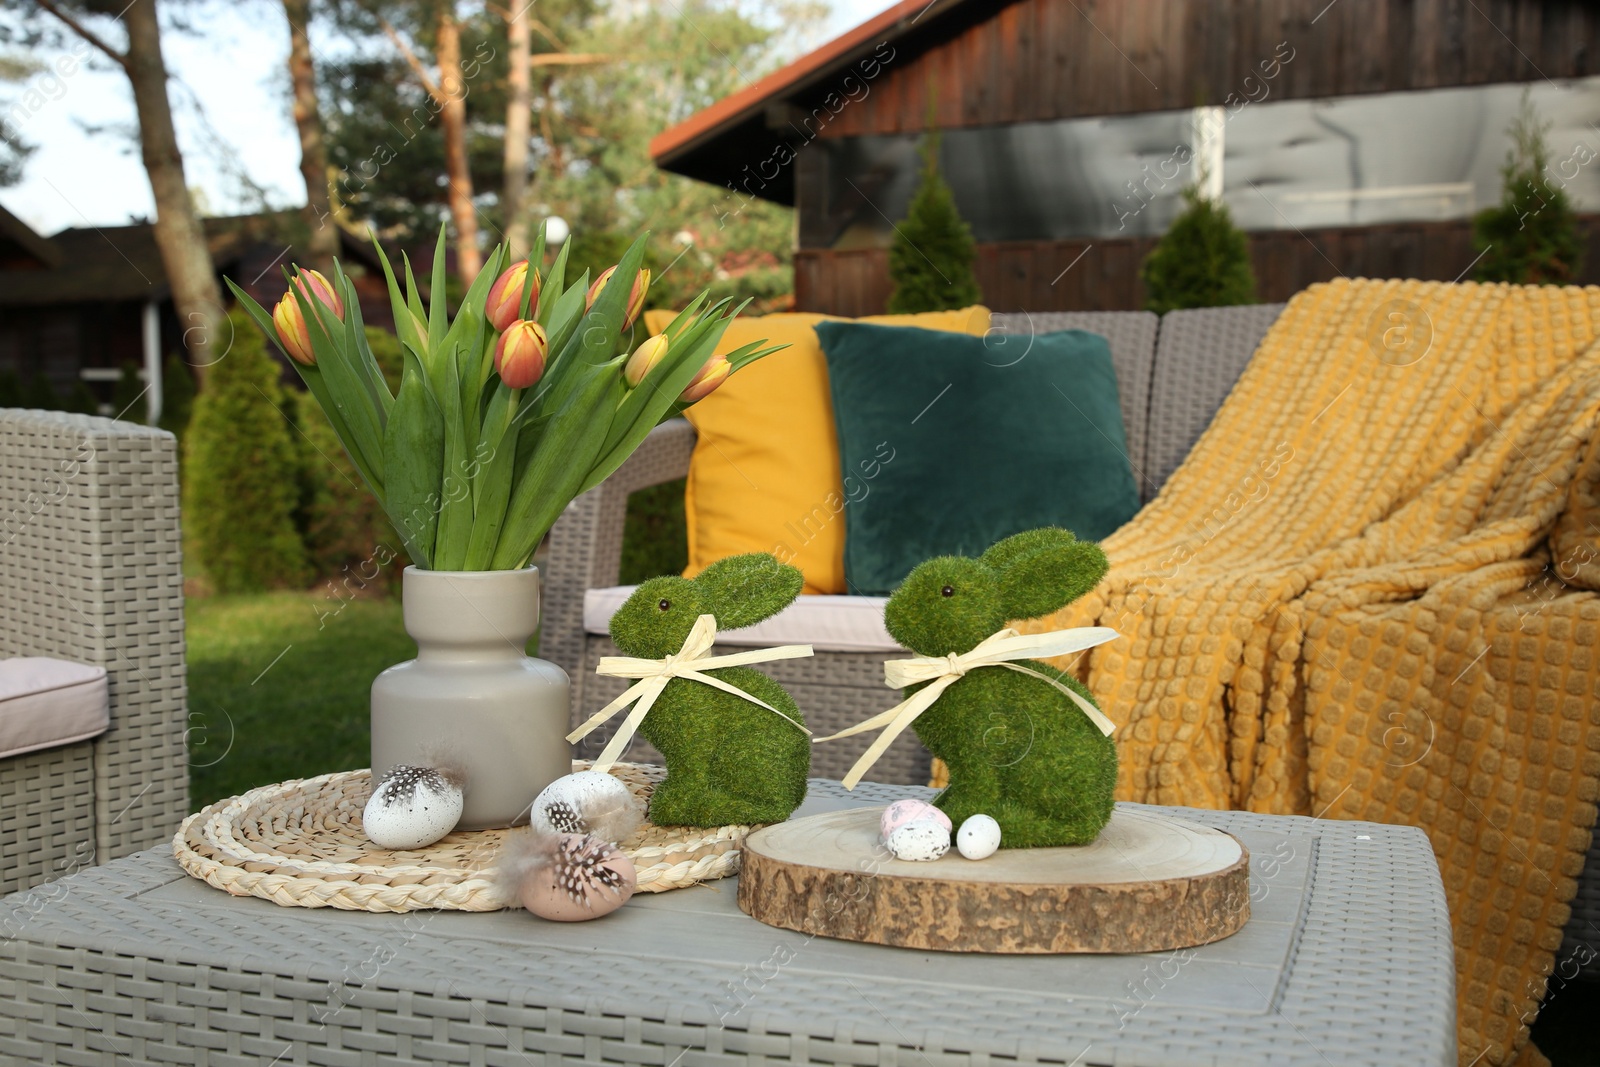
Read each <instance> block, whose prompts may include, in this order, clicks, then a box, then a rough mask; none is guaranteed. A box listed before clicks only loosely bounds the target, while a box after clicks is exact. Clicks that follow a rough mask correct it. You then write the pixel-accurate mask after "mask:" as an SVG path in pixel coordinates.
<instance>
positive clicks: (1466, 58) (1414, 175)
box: [650, 0, 1600, 315]
mask: <svg viewBox="0 0 1600 1067" xmlns="http://www.w3.org/2000/svg"><path fill="white" fill-rule="evenodd" d="M1597 27H1600V8H1596V7H1594V6H1592V5H1589V4H1584V3H1578V2H1572V0H1562V2H1544V3H1533V2H1525V3H1513V2H1508V0H1494V2H1491V0H1478V2H1477V3H1465V4H1464V3H1461V2H1460V0H1332V2H1329V3H1327V4H1326V6H1323V5H1321V4H1318V3H1310V4H1308V3H1304V2H1300V0H1294V2H1291V0H1254V2H1249V3H1221V2H1217V0H1101V2H1095V3H1090V2H1087V0H1084V2H1079V3H1072V2H1069V0H932V2H931V3H930V2H929V0H905V2H903V3H900V4H897V5H896V6H895V7H893V8H891V9H889V10H888V11H885V12H884V13H882V14H881V15H879V16H877V17H876V18H873V19H871V20H869V21H867V22H865V23H863V24H862V25H860V26H857V27H856V28H855V29H853V30H851V31H849V32H848V33H845V34H844V35H842V36H840V37H838V38H837V39H835V40H833V41H830V42H829V43H827V44H825V45H824V46H822V47H821V48H819V49H817V50H816V51H814V52H811V53H810V54H808V55H805V56H803V57H801V58H800V59H798V60H796V61H795V62H793V63H791V64H789V65H788V66H786V67H784V68H783V69H781V70H779V71H777V72H775V73H773V74H771V75H769V76H768V77H766V78H763V79H761V80H760V81H758V82H756V83H754V84H752V85H750V86H749V87H748V88H746V89H744V90H742V91H741V92H738V93H736V94H734V95H732V96H729V97H727V98H725V99H723V100H720V101H718V102H717V103H716V104H714V105H712V106H711V107H708V108H706V109H705V110H703V111H700V112H698V113H696V114H694V115H692V116H690V117H689V118H688V119H686V120H685V121H684V122H682V123H680V124H679V125H677V126H674V127H673V128H671V129H669V130H667V131H665V132H663V133H662V134H660V135H659V136H658V137H656V138H655V139H654V141H653V142H652V143H651V146H650V147H651V154H652V155H653V157H654V158H655V160H656V162H657V164H658V165H659V166H661V167H662V168H664V169H665V170H668V171H671V172H674V173H677V174H683V175H687V176H690V177H693V178H698V179H700V180H702V181H707V182H711V183H713V184H716V185H719V186H723V187H725V188H726V189H727V194H726V196H725V197H724V201H723V202H724V208H723V209H722V211H721V212H720V218H719V220H717V221H720V222H724V223H725V222H726V220H727V219H728V218H730V217H733V216H736V215H737V213H738V212H739V210H741V207H742V205H744V204H747V203H749V202H750V201H751V200H752V199H755V198H759V199H763V200H770V201H774V202H776V203H780V204H788V205H793V206H794V207H795V208H796V209H797V212H798V216H799V218H798V227H797V234H798V244H797V249H796V253H795V302H796V307H797V309H799V310H808V311H823V312H830V313H835V314H842V315H861V314H870V313H875V312H880V311H882V310H883V307H884V303H885V301H886V299H887V297H888V294H889V288H890V285H889V279H888V272H887V250H888V246H889V243H890V240H891V238H892V236H893V232H894V231H893V223H894V222H895V221H896V220H898V219H900V218H902V217H903V216H904V212H905V209H906V205H907V203H908V201H909V199H910V196H911V193H912V191H913V189H914V188H915V184H916V171H917V165H918V155H917V145H918V142H919V139H920V137H921V136H922V134H923V132H924V131H925V130H926V129H927V128H928V127H929V125H930V122H931V124H932V125H934V126H937V127H938V128H939V129H940V130H941V131H943V136H942V145H941V154H940V165H941V169H942V171H943V173H944V175H945V178H946V180H947V181H949V183H950V185H951V187H952V189H953V191H954V193H955V197H956V202H957V204H958V206H959V207H960V208H961V211H962V214H963V216H964V218H965V219H966V220H967V222H968V224H969V225H970V226H971V227H972V230H973V233H974V236H975V238H976V239H977V242H978V264H977V274H978V280H979V283H980V284H981V286H982V288H983V293H984V299H985V302H986V303H988V304H989V306H990V307H991V308H993V309H994V310H996V311H1021V310H1039V311H1050V310H1078V309H1089V310H1096V309H1107V310H1109V309H1125V308H1138V307H1142V306H1143V301H1144V293H1143V289H1142V286H1141V284H1140V281H1139V277H1138V269H1139V265H1140V263H1141V262H1142V261H1143V259H1144V257H1145V256H1146V255H1147V254H1148V253H1149V251H1150V249H1151V248H1152V247H1153V245H1154V244H1155V241H1156V240H1157V238H1158V237H1159V236H1160V235H1161V234H1162V233H1163V232H1164V231H1165V229H1166V227H1167V225H1168V224H1169V223H1170V222H1171V220H1172V218H1173V217H1175V215H1176V214H1177V212H1178V211H1179V210H1180V209H1181V207H1182V198H1181V192H1182V190H1183V188H1184V187H1185V186H1187V185H1190V184H1201V183H1203V184H1201V188H1202V190H1203V191H1204V192H1205V193H1206V194H1207V195H1211V196H1214V197H1220V198H1221V200H1222V201H1223V202H1224V203H1225V204H1226V205H1227V206H1228V207H1229V209H1230V211H1231V212H1232V214H1233V217H1234V219H1235V221H1236V222H1237V223H1238V224H1239V225H1240V226H1241V228H1243V229H1244V230H1245V231H1246V232H1247V233H1248V235H1249V240H1250V248H1251V254H1252V256H1253V258H1254V262H1255V268H1256V275H1257V279H1258V284H1259V295H1260V297H1261V299H1263V300H1268V301H1272V300H1283V299H1286V298H1287V297H1288V296H1290V295H1291V294H1293V293H1295V292H1297V291H1299V290H1300V289H1303V288H1304V287H1305V286H1307V285H1309V284H1311V283H1312V282H1316V281H1320V280H1325V279H1328V278H1332V277H1336V276H1338V275H1340V274H1343V275H1346V276H1351V277H1355V276H1361V275H1365V276H1404V277H1417V278H1429V279H1444V280H1453V279H1456V278H1460V277H1464V276H1470V271H1471V268H1472V265H1473V262H1474V259H1475V257H1476V255H1477V252H1476V250H1475V249H1474V248H1473V244H1472V227H1471V219H1472V216H1473V214H1474V213H1476V212H1477V211H1479V210H1482V209H1483V208H1484V207H1487V206H1490V205H1492V204H1494V203H1496V202H1497V201H1498V200H1499V197H1500V184H1501V182H1500V171H1501V168H1502V166H1503V164H1504V161H1505V156H1506V151H1507V148H1508V147H1509V143H1510V142H1509V138H1508V136H1507V133H1506V127H1507V125H1508V124H1509V123H1510V121H1511V119H1512V118H1513V117H1514V116H1515V115H1516V114H1517V111H1518V108H1519V107H1520V106H1521V103H1522V99H1523V93H1524V91H1525V90H1526V91H1527V93H1528V94H1529V99H1530V100H1531V102H1532V104H1533V106H1534V107H1535V108H1536V109H1537V111H1538V113H1539V115H1540V117H1541V118H1542V119H1543V120H1545V121H1547V122H1549V123H1550V124H1551V127H1550V131H1549V134H1548V137H1547V140H1548V143H1549V145H1550V147H1551V150H1552V160H1551V173H1552V175H1555V176H1558V180H1560V181H1562V182H1563V183H1564V184H1565V187H1566V189H1567V191H1568V193H1569V195H1570V196H1572V198H1573V200H1574V201H1575V203H1576V204H1577V206H1578V208H1579V211H1580V212H1582V213H1584V218H1583V220H1582V225H1583V227H1584V229H1585V231H1586V233H1587V234H1588V238H1589V244H1590V249H1591V251H1590V254H1589V256H1588V258H1587V265H1586V267H1585V273H1584V275H1583V276H1582V278H1581V279H1580V280H1581V281H1585V282H1595V281H1600V126H1597V125H1596V120H1597V119H1600V77H1597V75H1600V69H1597V63H1600V59H1591V57H1590V56H1589V49H1590V48H1591V47H1592V46H1593V43H1594V41H1595V34H1596V29H1597Z"/></svg>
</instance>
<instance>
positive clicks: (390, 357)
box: [330, 326, 405, 425]
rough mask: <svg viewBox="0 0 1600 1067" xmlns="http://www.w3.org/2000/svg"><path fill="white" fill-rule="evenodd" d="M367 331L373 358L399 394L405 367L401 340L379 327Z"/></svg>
mask: <svg viewBox="0 0 1600 1067" xmlns="http://www.w3.org/2000/svg"><path fill="white" fill-rule="evenodd" d="M366 330H367V347H368V348H370V349H372V358H373V359H375V360H377V361H378V369H379V370H381V371H383V377H384V380H386V381H387V382H388V383H389V391H390V392H391V393H393V392H398V391H399V389H400V371H401V369H402V368H403V367H404V366H405V350H404V349H402V348H401V347H400V338H398V337H396V336H395V335H394V334H392V333H390V332H389V331H388V330H384V329H380V328H378V327H377V326H368V327H367V328H366ZM330 425H331V424H330Z"/></svg>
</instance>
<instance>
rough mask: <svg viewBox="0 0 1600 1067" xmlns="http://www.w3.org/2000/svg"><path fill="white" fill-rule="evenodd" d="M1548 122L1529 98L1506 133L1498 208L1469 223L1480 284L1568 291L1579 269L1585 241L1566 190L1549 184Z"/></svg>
mask: <svg viewBox="0 0 1600 1067" xmlns="http://www.w3.org/2000/svg"><path fill="white" fill-rule="evenodd" d="M1549 131H1550V123H1549V122H1540V121H1539V116H1538V113H1537V112H1536V111H1535V110H1534V108H1533V102H1532V100H1531V99H1530V98H1529V96H1528V94H1527V93H1526V92H1524V93H1523V94H1522V107H1521V109H1520V110H1519V111H1518V113H1517V117H1516V118H1515V119H1513V120H1512V122H1511V125H1510V126H1509V127H1508V128H1507V130H1506V132H1507V133H1508V134H1510V135H1511V149H1510V151H1508V152H1507V153H1506V162H1505V166H1504V167H1503V168H1502V169H1501V172H1500V174H1501V178H1502V184H1501V191H1500V203H1498V204H1496V205H1495V206H1494V207H1490V208H1485V209H1484V210H1482V211H1480V212H1478V214H1477V216H1476V217H1475V218H1474V219H1473V220H1472V243H1473V246H1474V247H1475V248H1476V249H1477V250H1478V251H1479V252H1480V253H1482V255H1481V256H1480V258H1479V259H1478V265H1477V267H1476V268H1475V269H1474V271H1473V277H1475V278H1476V279H1477V280H1478V281H1480V282H1511V283H1513V284H1516V285H1571V284H1573V283H1574V282H1575V281H1576V280H1577V277H1578V271H1579V269H1580V268H1581V267H1582V266H1583V236H1582V234H1581V233H1579V231H1578V218H1577V212H1576V211H1574V210H1573V207H1572V199H1571V198H1570V197H1568V196H1567V192H1566V189H1565V188H1563V187H1562V185H1560V184H1556V183H1554V182H1552V181H1551V180H1550V174H1549V165H1550V147H1549V144H1548V143H1547V141H1546V139H1545V135H1546V134H1547V133H1549Z"/></svg>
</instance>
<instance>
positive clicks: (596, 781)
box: [528, 771, 644, 844]
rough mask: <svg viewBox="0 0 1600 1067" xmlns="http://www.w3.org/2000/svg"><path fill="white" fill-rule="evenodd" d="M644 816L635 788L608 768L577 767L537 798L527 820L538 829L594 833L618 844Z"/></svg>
mask: <svg viewBox="0 0 1600 1067" xmlns="http://www.w3.org/2000/svg"><path fill="white" fill-rule="evenodd" d="M643 818H644V813H643V811H641V810H640V804H639V800H638V798H637V797H635V796H634V795H633V792H632V791H631V790H630V789H629V788H628V787H627V786H626V785H624V784H623V782H622V781H621V779H619V778H616V777H614V776H612V775H609V774H607V773H606V772H605V771H577V772H576V773H573V774H569V775H566V776H564V777H561V778H557V779H556V780H555V781H553V782H551V783H550V784H549V785H547V786H545V787H544V790H543V791H542V792H541V793H540V794H539V795H538V797H536V798H535V799H534V802H533V809H532V811H531V812H530V813H529V817H528V822H529V824H530V825H531V826H532V827H533V828H534V829H535V830H547V831H553V832H555V833H558V834H593V835H594V836H595V837H598V838H599V839H600V840H602V841H606V842H609V843H611V844H619V843H621V842H622V841H625V840H627V839H628V837H629V836H630V835H631V834H632V833H633V832H634V830H636V829H638V827H639V822H640V820H642V819H643Z"/></svg>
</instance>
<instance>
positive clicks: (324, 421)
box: [285, 331, 409, 599]
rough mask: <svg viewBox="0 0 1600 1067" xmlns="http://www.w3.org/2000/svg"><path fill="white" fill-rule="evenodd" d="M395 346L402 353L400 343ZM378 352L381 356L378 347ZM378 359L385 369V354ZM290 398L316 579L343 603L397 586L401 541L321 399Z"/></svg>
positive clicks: (296, 392) (299, 393)
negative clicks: (330, 585) (367, 591)
mask: <svg viewBox="0 0 1600 1067" xmlns="http://www.w3.org/2000/svg"><path fill="white" fill-rule="evenodd" d="M373 332H378V333H381V332H382V331H373ZM390 336H391V339H392V335H390ZM395 347H396V349H397V350H398V347H399V343H398V342H395ZM373 348H374V351H373V355H374V356H377V355H378V353H377V346H376V345H374V346H373ZM378 361H379V365H380V366H382V365H383V358H382V357H381V356H378ZM385 369H387V368H385ZM288 396H289V401H290V403H289V405H288V406H286V408H285V410H286V412H288V413H289V414H290V415H291V417H293V419H294V420H295V426H296V427H297V428H298V429H299V433H297V434H295V446H296V453H297V459H298V466H299V478H298V487H299V494H300V495H299V501H298V506H297V507H296V509H295V526H296V528H297V529H298V530H299V531H300V536H301V539H302V540H303V542H304V544H305V549H306V557H307V559H308V561H309V562H310V564H311V569H312V571H313V573H314V574H315V576H316V580H317V581H318V582H319V583H323V582H332V583H333V584H334V587H335V588H334V592H335V594H336V595H337V596H338V597H339V598H340V599H349V597H350V596H352V595H354V594H355V593H358V592H361V591H363V590H365V589H369V588H376V589H388V588H390V587H392V586H393V585H394V584H395V583H396V582H398V581H399V579H400V573H401V572H402V571H403V570H405V567H406V564H407V563H408V562H409V561H408V560H407V559H406V556H405V552H404V549H403V548H402V546H401V544H400V539H399V538H398V537H396V536H395V533H394V528H393V527H392V526H391V525H390V524H389V519H388V517H387V516H386V515H385V514H384V511H383V508H382V507H380V506H379V505H378V501H377V499H376V498H375V497H374V496H373V495H372V494H371V493H369V492H368V491H367V487H366V485H364V484H363V483H362V481H361V473H360V472H359V471H358V470H356V466H355V464H354V463H352V462H351V461H350V457H349V456H348V455H346V454H345V450H344V446H343V445H342V444H340V443H339V435H338V434H336V433H334V430H333V424H332V423H330V422H329V421H328V416H327V415H325V414H323V412H322V408H321V406H319V405H318V404H317V402H316V399H315V398H314V397H312V395H311V394H310V393H307V392H305V391H303V390H300V389H291V390H288Z"/></svg>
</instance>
